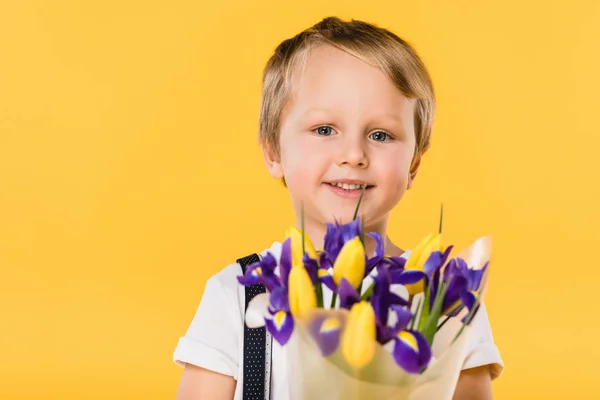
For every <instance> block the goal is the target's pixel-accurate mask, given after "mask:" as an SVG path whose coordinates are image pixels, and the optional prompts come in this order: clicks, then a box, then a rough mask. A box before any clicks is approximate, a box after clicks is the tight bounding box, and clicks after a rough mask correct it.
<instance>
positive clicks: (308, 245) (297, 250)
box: [286, 227, 318, 267]
mask: <svg viewBox="0 0 600 400" xmlns="http://www.w3.org/2000/svg"><path fill="white" fill-rule="evenodd" d="M286 236H287V237H288V238H290V239H291V248H292V267H297V266H301V265H303V263H302V258H303V257H304V253H302V231H301V230H300V229H298V228H296V227H290V228H288V230H287V232H286ZM304 250H305V251H306V253H308V255H309V256H310V258H312V259H313V260H318V258H317V252H316V250H315V246H314V245H313V244H312V242H311V241H310V238H309V237H308V235H306V232H305V233H304Z"/></svg>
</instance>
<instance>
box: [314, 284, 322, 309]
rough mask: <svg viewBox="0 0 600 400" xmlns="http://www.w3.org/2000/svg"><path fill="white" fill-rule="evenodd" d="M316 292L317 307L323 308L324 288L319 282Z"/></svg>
mask: <svg viewBox="0 0 600 400" xmlns="http://www.w3.org/2000/svg"><path fill="white" fill-rule="evenodd" d="M315 290H316V292H317V307H318V308H323V287H322V286H321V282H319V281H317V284H316V285H315Z"/></svg>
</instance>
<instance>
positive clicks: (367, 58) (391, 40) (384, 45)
mask: <svg viewBox="0 0 600 400" xmlns="http://www.w3.org/2000/svg"><path fill="white" fill-rule="evenodd" d="M325 44H326V45H331V46H335V47H337V48H338V49H340V50H343V51H345V52H347V53H349V54H351V55H353V56H355V57H357V58H359V59H360V60H362V61H364V62H366V63H368V64H370V65H373V66H376V67H378V68H379V69H381V71H382V72H383V73H385V74H386V75H387V76H388V77H389V78H390V80H391V81H392V82H393V83H394V85H395V86H396V87H397V88H398V89H399V90H400V91H401V92H402V93H403V94H404V96H406V97H407V98H409V99H415V101H416V102H415V116H414V118H415V121H414V124H415V137H416V146H415V154H414V157H413V160H412V165H411V174H414V173H415V171H414V169H415V167H417V166H418V164H419V163H420V157H421V155H422V154H423V153H424V152H425V151H426V150H427V149H428V148H429V146H430V138H431V129H432V125H433V116H434V113H435V94H434V89H433V84H432V81H431V77H430V76H429V73H428V72H427V69H426V68H425V65H424V64H423V62H422V61H421V59H420V58H419V56H418V55H417V53H416V51H415V50H414V49H413V48H412V47H411V46H410V45H409V44H408V43H407V42H406V41H404V40H403V39H401V38H399V37H398V36H396V35H395V34H394V33H392V32H390V31H388V30H386V29H383V28H379V27H377V26H375V25H373V24H369V23H366V22H363V21H358V20H351V21H349V22H347V21H343V20H341V19H339V18H337V17H328V18H325V19H323V20H322V21H321V22H319V23H317V24H316V25H314V26H312V27H311V28H308V29H306V30H304V31H303V32H301V33H299V34H298V35H296V36H294V37H293V38H291V39H287V40H285V41H283V42H282V43H281V44H280V45H279V46H278V47H277V48H276V49H275V53H274V54H273V55H272V56H271V58H270V59H269V61H268V62H267V65H266V67H265V69H264V74H263V87H262V103H261V109H260V121H259V141H260V143H261V144H262V145H263V146H266V147H267V148H269V149H270V150H271V151H272V152H273V153H274V154H279V130H280V124H281V115H282V110H283V108H284V106H285V104H286V102H287V101H288V100H289V98H290V96H291V94H292V91H293V78H294V76H295V74H297V73H299V72H301V71H302V69H303V67H304V65H306V61H307V59H308V56H309V53H310V50H311V49H313V48H314V47H316V46H319V45H325Z"/></svg>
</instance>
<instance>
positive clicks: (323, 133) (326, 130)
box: [314, 125, 335, 136]
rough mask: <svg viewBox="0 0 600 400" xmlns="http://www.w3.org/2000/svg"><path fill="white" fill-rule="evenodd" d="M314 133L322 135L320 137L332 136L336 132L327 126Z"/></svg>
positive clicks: (320, 127)
mask: <svg viewBox="0 0 600 400" xmlns="http://www.w3.org/2000/svg"><path fill="white" fill-rule="evenodd" d="M314 131H315V132H316V133H317V135H320V136H331V135H333V133H334V132H335V131H334V130H333V128H332V127H330V126H326V125H324V126H319V127H318V128H317V129H315V130H314Z"/></svg>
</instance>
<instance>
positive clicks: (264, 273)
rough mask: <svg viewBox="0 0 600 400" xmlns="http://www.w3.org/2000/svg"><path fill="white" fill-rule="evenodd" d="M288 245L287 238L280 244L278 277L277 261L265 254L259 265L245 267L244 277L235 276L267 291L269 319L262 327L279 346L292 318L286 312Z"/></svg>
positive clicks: (289, 265)
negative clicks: (277, 272) (264, 326)
mask: <svg viewBox="0 0 600 400" xmlns="http://www.w3.org/2000/svg"><path fill="white" fill-rule="evenodd" d="M290 244H291V243H290V239H288V240H286V241H285V242H284V243H283V246H282V250H281V258H280V260H279V275H277V274H276V273H275V268H276V267H277V259H276V258H275V257H274V256H273V255H272V254H271V253H268V254H267V255H266V256H265V257H264V258H263V259H261V260H260V261H259V262H257V263H254V264H252V265H250V266H248V268H247V269H246V273H245V274H244V276H240V277H238V281H239V283H241V284H242V285H244V286H252V285H256V284H263V285H264V286H265V288H266V289H267V290H268V291H269V293H270V296H269V307H268V312H269V314H270V316H271V317H270V318H265V325H266V327H267V330H268V331H269V333H270V334H271V335H272V336H273V338H275V340H277V342H279V344H281V345H284V344H286V343H287V341H288V340H289V339H290V336H291V335H292V332H293V330H294V319H293V317H292V314H291V312H290V304H289V299H288V277H289V273H290V270H291V268H292V261H291V260H292V254H291V247H290ZM315 272H316V269H315Z"/></svg>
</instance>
